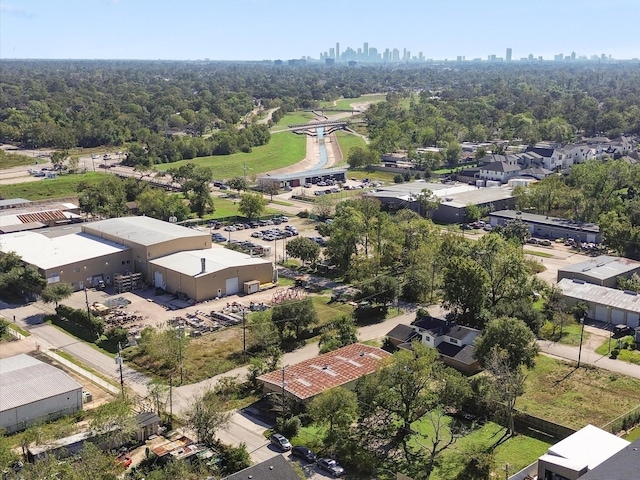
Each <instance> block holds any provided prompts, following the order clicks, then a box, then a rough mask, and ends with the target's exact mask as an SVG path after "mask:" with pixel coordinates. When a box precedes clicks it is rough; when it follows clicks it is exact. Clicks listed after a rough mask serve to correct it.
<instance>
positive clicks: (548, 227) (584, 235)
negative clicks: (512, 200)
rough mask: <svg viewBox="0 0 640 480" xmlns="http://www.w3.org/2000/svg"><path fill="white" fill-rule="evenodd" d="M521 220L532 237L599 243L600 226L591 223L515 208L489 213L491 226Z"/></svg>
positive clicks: (600, 237) (600, 238)
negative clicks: (520, 210) (527, 227)
mask: <svg viewBox="0 0 640 480" xmlns="http://www.w3.org/2000/svg"><path fill="white" fill-rule="evenodd" d="M516 219H519V220H522V221H523V222H524V223H526V224H527V225H528V226H529V231H530V232H531V235H532V236H534V237H540V238H550V239H552V240H553V239H556V238H573V239H574V240H576V241H578V242H589V243H600V242H601V241H602V236H601V235H600V227H599V226H598V225H594V224H593V223H580V222H574V221H572V220H567V219H566V218H557V217H548V216H545V215H536V214H533V213H526V212H519V211H516V210H500V211H494V212H491V213H490V214H489V222H490V223H491V226H493V227H495V226H497V225H506V223H507V222H508V221H509V220H516Z"/></svg>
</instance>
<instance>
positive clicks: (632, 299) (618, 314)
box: [558, 278, 640, 328]
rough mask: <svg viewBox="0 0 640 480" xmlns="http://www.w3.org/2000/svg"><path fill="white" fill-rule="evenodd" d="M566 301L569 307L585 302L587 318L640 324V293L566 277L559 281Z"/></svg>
mask: <svg viewBox="0 0 640 480" xmlns="http://www.w3.org/2000/svg"><path fill="white" fill-rule="evenodd" d="M558 288H559V289H560V290H561V291H562V295H563V297H564V301H565V303H566V304H567V306H569V307H573V306H574V305H576V304H577V303H579V302H584V303H586V304H587V306H588V307H589V311H588V313H587V318H589V319H592V320H596V321H598V322H604V323H609V324H611V325H626V326H628V327H630V328H636V327H638V326H639V325H640V295H638V294H637V293H636V292H632V291H622V290H616V289H615V288H607V287H601V286H600V285H593V284H591V283H586V282H585V281H584V280H569V279H568V278H564V279H562V280H560V282H558Z"/></svg>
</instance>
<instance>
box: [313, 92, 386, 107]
mask: <svg viewBox="0 0 640 480" xmlns="http://www.w3.org/2000/svg"><path fill="white" fill-rule="evenodd" d="M386 99H387V95H386V94H384V93H376V94H367V95H362V96H361V97H357V98H341V99H340V100H336V104H335V106H334V105H333V102H320V108H336V109H338V110H351V109H352V108H353V107H352V104H354V103H362V102H371V103H378V102H384V101H385V100H386Z"/></svg>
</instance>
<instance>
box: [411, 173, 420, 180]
mask: <svg viewBox="0 0 640 480" xmlns="http://www.w3.org/2000/svg"><path fill="white" fill-rule="evenodd" d="M413 178H415V179H416V180H420V178H422V176H421V175H420V172H418V173H416V174H415V175H414V176H413Z"/></svg>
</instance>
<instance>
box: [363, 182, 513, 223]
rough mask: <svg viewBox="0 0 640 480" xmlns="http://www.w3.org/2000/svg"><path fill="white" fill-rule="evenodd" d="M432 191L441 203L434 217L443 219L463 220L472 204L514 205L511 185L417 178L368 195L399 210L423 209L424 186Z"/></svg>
mask: <svg viewBox="0 0 640 480" xmlns="http://www.w3.org/2000/svg"><path fill="white" fill-rule="evenodd" d="M425 189H426V190H429V191H431V192H432V194H433V200H435V201H438V206H437V208H436V209H435V211H434V212H432V218H433V220H435V221H437V222H443V223H463V222H464V221H465V209H466V208H467V207H468V206H470V205H477V206H478V207H480V208H485V207H486V208H491V209H503V208H511V207H513V206H515V202H516V199H515V197H514V196H513V193H512V189H511V188H510V187H490V188H488V187H486V188H485V187H476V186H473V185H467V184H444V183H429V182H424V181H420V180H419V181H416V182H409V183H402V184H398V185H389V186H385V187H380V188H378V189H377V190H376V191H372V192H367V193H366V194H365V195H366V196H367V197H370V198H376V199H378V200H379V201H380V202H381V203H382V205H383V206H384V208H386V209H388V210H389V211H397V210H401V209H403V208H408V209H410V210H413V211H414V212H417V213H420V214H424V213H425V212H421V206H420V202H419V201H418V199H419V197H418V196H419V195H420V194H421V193H422V192H423V190H425Z"/></svg>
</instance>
